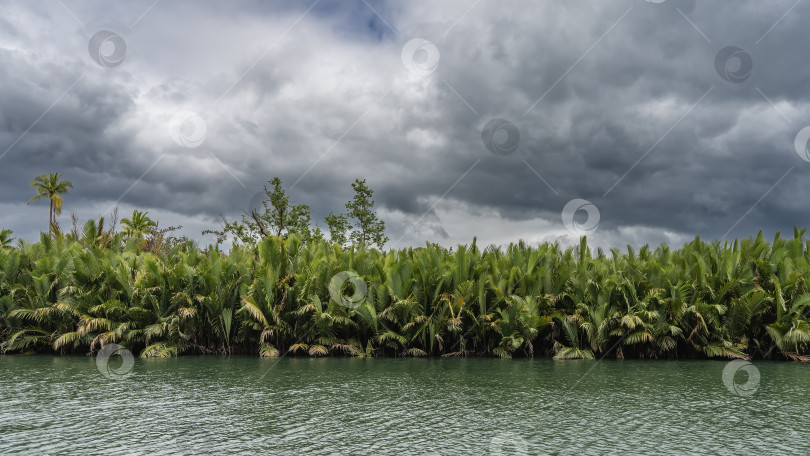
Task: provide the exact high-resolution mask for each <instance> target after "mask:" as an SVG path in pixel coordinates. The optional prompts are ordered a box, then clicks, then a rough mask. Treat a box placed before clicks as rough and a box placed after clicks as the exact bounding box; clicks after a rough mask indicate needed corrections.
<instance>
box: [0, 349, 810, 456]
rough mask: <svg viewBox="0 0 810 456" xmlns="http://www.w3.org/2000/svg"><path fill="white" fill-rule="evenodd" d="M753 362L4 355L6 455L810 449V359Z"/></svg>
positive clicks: (0, 421) (1, 443)
mask: <svg viewBox="0 0 810 456" xmlns="http://www.w3.org/2000/svg"><path fill="white" fill-rule="evenodd" d="M754 365H755V367H756V369H757V371H758V372H759V374H760V379H759V385H758V387H757V388H756V389H755V391H754V392H753V394H751V395H749V396H744V395H742V394H747V392H746V390H741V391H742V394H739V393H735V392H732V391H729V389H728V388H727V387H726V385H725V384H724V382H723V380H722V375H723V368H724V367H725V366H726V363H725V362H722V361H630V360H627V361H604V362H599V363H597V362H593V361H553V360H548V359H541V360H496V359H382V358H380V359H335V358H327V359H303V358H283V359H281V360H263V359H257V358H252V357H233V358H215V357H183V358H179V359H170V360H142V359H136V360H135V365H134V367H133V369H132V371H131V373H130V375H128V376H127V377H125V378H122V379H110V378H107V377H106V376H105V375H102V373H100V372H99V370H98V369H97V365H96V362H95V360H94V359H93V358H87V357H49V356H13V357H12V356H4V357H0V436H1V437H0V454H99V453H102V452H104V453H108V454H251V455H253V454H284V455H302V454H334V455H346V454H351V455H377V454H396V455H399V454H409V455H410V454H416V455H422V454H424V455H428V454H430V455H435V454H439V455H465V456H466V455H471V454H474V455H479V454H482V455H485V454H503V455H509V454H571V455H583V454H585V455H589V454H605V453H611V454H620V453H621V454H686V453H690V454H693V453H701V454H735V455H736V454H758V455H762V454H808V453H810V366H809V365H801V364H793V363H782V362H759V363H755V364H754ZM113 367H114V366H113ZM746 381H747V380H746V377H745V374H738V377H737V382H738V383H745V382H746ZM732 386H733V385H732ZM749 386H750V384H749Z"/></svg>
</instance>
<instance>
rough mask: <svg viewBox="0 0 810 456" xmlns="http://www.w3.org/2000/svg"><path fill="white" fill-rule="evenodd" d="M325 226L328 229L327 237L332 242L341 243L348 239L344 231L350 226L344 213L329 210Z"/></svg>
mask: <svg viewBox="0 0 810 456" xmlns="http://www.w3.org/2000/svg"><path fill="white" fill-rule="evenodd" d="M325 221H326V226H327V228H328V229H329V238H330V239H331V240H332V242H334V243H337V244H340V245H343V244H345V243H346V241H347V240H348V239H347V238H346V232H347V231H349V230H350V229H351V228H352V226H351V225H349V220H348V219H347V218H346V216H345V215H343V214H340V215H335V214H334V213H332V212H330V213H329V215H327V216H326V219H325Z"/></svg>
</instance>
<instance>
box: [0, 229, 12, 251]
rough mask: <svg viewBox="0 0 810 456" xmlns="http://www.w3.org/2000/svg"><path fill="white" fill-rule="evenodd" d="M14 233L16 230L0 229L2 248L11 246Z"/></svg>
mask: <svg viewBox="0 0 810 456" xmlns="http://www.w3.org/2000/svg"><path fill="white" fill-rule="evenodd" d="M12 234H14V232H13V231H11V230H9V229H5V228H4V229H2V230H0V250H3V249H9V248H11V241H13V240H14V238H12V237H11V235H12Z"/></svg>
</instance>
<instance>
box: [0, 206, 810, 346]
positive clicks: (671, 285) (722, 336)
mask: <svg viewBox="0 0 810 456" xmlns="http://www.w3.org/2000/svg"><path fill="white" fill-rule="evenodd" d="M144 216H145V214H144ZM133 218H134V217H133ZM152 233H159V232H157V231H152ZM123 236H124V235H123V234H122V233H119V234H115V233H110V231H109V230H105V229H104V221H103V219H101V220H99V221H90V222H87V223H86V224H85V225H84V226H83V228H82V229H81V230H79V229H74V230H73V232H71V233H70V234H69V235H66V236H57V237H55V238H52V237H50V236H48V235H45V234H43V235H42V236H41V237H40V241H39V242H37V243H33V244H32V243H26V242H20V243H19V244H18V245H17V246H16V247H11V246H9V245H6V246H5V247H4V248H2V249H0V348H2V350H3V351H5V352H31V351H35V352H58V353H86V352H93V351H96V350H98V349H99V348H100V347H101V346H103V345H104V344H107V343H113V342H114V343H118V344H122V345H125V346H127V347H128V348H129V349H130V350H132V351H133V352H135V353H139V354H140V355H141V356H144V357H168V356H178V355H182V354H231V353H252V354H254V355H257V356H263V357H273V356H280V355H284V354H291V355H300V356H329V355H335V356H338V355H339V356H361V357H370V356H379V355H394V356H470V355H478V356H500V357H504V358H510V357H516V356H536V355H542V356H554V357H555V358H557V359H594V358H601V357H604V356H621V357H631V358H650V357H652V358H670V357H671V358H674V357H724V358H729V357H762V358H774V357H779V358H781V357H782V354H784V356H785V357H789V358H790V359H801V358H802V357H803V356H805V355H807V354H808V349H810V347H808V345H809V344H810V322H809V321H808V319H807V315H808V313H810V289H808V285H807V283H808V279H810V251H809V250H808V246H809V245H810V242H808V241H805V240H804V238H803V236H804V231H803V230H802V231H799V230H797V232H796V235H795V236H794V237H793V238H792V239H783V238H781V237H780V236H777V237H776V238H775V239H774V240H773V242H771V243H769V242H767V241H765V240H764V238H763V237H762V235H761V234H760V235H759V236H757V237H756V238H749V239H744V240H740V241H735V242H733V243H721V242H712V243H706V242H703V241H701V240H700V239H699V238H698V239H695V240H694V241H693V242H690V243H688V244H687V245H685V246H684V247H683V248H681V249H678V250H672V249H670V248H669V247H667V246H666V245H661V246H660V247H658V248H657V249H651V248H649V247H647V246H645V247H643V248H642V249H640V250H638V251H635V250H633V249H628V251H627V253H620V252H619V251H617V250H614V251H612V253H611V254H610V255H607V254H605V253H604V252H602V251H597V252H592V251H591V250H590V249H589V248H588V245H587V242H586V241H585V239H584V238H583V240H582V242H581V243H580V245H579V246H577V247H571V248H567V249H562V248H560V247H559V246H558V245H557V244H542V245H539V246H537V247H529V246H527V245H526V244H525V243H522V242H520V243H517V244H511V245H509V246H507V247H505V248H495V247H489V248H486V249H483V250H481V249H479V248H478V246H477V245H476V243H475V242H473V244H472V245H469V246H458V247H457V248H455V249H447V248H443V247H440V246H437V245H431V244H428V245H426V246H425V247H422V248H415V249H402V250H389V251H381V250H379V249H371V248H368V247H364V246H362V245H361V246H348V247H342V246H340V245H338V244H336V243H333V242H327V241H324V240H322V239H312V238H309V239H307V238H306V237H305V236H302V235H300V234H296V233H289V232H288V233H286V236H272V235H271V236H267V237H266V238H263V239H262V240H261V241H259V242H257V243H256V245H255V246H254V247H249V246H245V245H237V246H235V247H233V248H232V249H231V251H230V252H228V253H224V252H220V251H218V250H214V249H206V250H199V249H197V248H196V247H195V246H194V245H193V244H192V243H189V242H174V241H167V240H165V239H164V240H161V241H160V244H159V245H158V244H155V243H154V242H157V241H152V240H150V241H149V242H148V243H147V244H146V246H145V245H144V244H143V243H139V242H124V240H123ZM149 239H163V235H154V234H152V235H150V238H149ZM6 244H8V243H6ZM343 271H353V272H354V273H355V274H356V275H357V277H359V278H360V279H362V281H363V282H364V283H365V285H366V287H365V288H366V292H365V294H364V295H362V296H361V297H360V299H358V300H357V301H352V302H353V304H356V305H352V306H348V307H347V306H344V305H342V304H345V301H344V300H340V299H336V298H335V296H333V295H331V294H330V289H329V288H330V282H331V281H332V279H333V277H335V275H336V274H338V273H340V272H343ZM352 277H354V275H352ZM347 292H349V293H352V292H353V291H352V290H348V291H347Z"/></svg>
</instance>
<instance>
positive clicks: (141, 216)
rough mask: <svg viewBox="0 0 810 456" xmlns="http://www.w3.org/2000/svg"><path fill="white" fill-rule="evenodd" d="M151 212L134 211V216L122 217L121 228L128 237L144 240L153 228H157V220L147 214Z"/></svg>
mask: <svg viewBox="0 0 810 456" xmlns="http://www.w3.org/2000/svg"><path fill="white" fill-rule="evenodd" d="M148 213H149V212H148V211H147V212H141V211H139V210H137V209H136V210H134V211H132V217H130V218H123V219H121V228H122V231H123V232H124V236H126V237H127V238H128V239H137V240H142V239H143V238H144V235H146V234H147V233H149V231H150V229H151V228H157V222H155V221H154V220H152V219H151V218H149V217H148V216H147V214H148Z"/></svg>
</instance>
